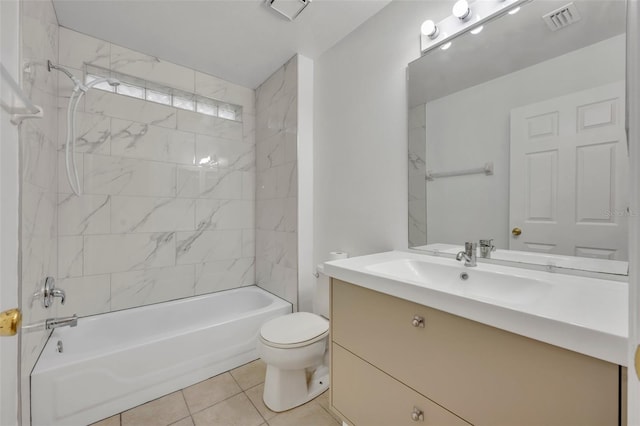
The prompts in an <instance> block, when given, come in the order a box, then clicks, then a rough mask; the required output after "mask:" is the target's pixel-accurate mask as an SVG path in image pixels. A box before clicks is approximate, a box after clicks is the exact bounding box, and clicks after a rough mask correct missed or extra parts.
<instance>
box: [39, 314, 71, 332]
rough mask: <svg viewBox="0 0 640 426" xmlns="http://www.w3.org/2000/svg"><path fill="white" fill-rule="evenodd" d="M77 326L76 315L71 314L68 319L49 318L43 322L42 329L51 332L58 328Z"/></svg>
mask: <svg viewBox="0 0 640 426" xmlns="http://www.w3.org/2000/svg"><path fill="white" fill-rule="evenodd" d="M76 325H78V315H76V314H73V315H72V316H70V317H62V318H49V319H48V320H46V321H45V322H44V328H46V329H47V330H53V329H54V328H58V327H67V326H69V327H75V326H76Z"/></svg>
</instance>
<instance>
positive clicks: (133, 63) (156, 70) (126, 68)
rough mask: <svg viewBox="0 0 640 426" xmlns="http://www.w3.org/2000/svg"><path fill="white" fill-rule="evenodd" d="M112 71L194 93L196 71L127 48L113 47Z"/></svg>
mask: <svg viewBox="0 0 640 426" xmlns="http://www.w3.org/2000/svg"><path fill="white" fill-rule="evenodd" d="M111 69H113V70H114V71H118V72H121V73H123V74H127V75H131V76H134V77H138V78H141V79H144V80H148V81H152V82H154V83H160V84H164V85H167V86H169V87H174V88H176V89H182V90H186V91H188V92H190V93H193V91H194V88H195V71H194V70H192V69H189V68H186V67H183V66H181V65H176V64H173V63H171V62H167V61H163V60H161V59H158V58H157V57H155V56H149V55H145V54H143V53H140V52H136V51H134V50H130V49H127V48H126V47H121V46H117V45H115V44H113V45H111Z"/></svg>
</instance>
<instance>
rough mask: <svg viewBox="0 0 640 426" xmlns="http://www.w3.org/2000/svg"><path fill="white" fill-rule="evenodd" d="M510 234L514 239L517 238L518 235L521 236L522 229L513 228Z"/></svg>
mask: <svg viewBox="0 0 640 426" xmlns="http://www.w3.org/2000/svg"><path fill="white" fill-rule="evenodd" d="M511 234H512V235H513V236H514V237H517V236H518V235H520V234H522V229H520V228H513V229H512V230H511Z"/></svg>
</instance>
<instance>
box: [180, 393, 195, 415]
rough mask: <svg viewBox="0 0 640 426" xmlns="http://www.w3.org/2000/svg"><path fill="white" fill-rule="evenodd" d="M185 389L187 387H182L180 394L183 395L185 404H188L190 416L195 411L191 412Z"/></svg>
mask: <svg viewBox="0 0 640 426" xmlns="http://www.w3.org/2000/svg"><path fill="white" fill-rule="evenodd" d="M185 389H186V388H182V389H180V395H182V399H183V401H184V405H186V406H187V412H188V413H189V416H191V415H192V414H193V413H192V412H191V407H189V403H188V402H187V397H186V396H184V390H185Z"/></svg>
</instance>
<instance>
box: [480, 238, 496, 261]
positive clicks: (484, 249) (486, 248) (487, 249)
mask: <svg viewBox="0 0 640 426" xmlns="http://www.w3.org/2000/svg"><path fill="white" fill-rule="evenodd" d="M479 245H480V257H484V258H485V259H491V252H492V251H496V246H494V245H493V238H492V239H490V240H480V244H479Z"/></svg>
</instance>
